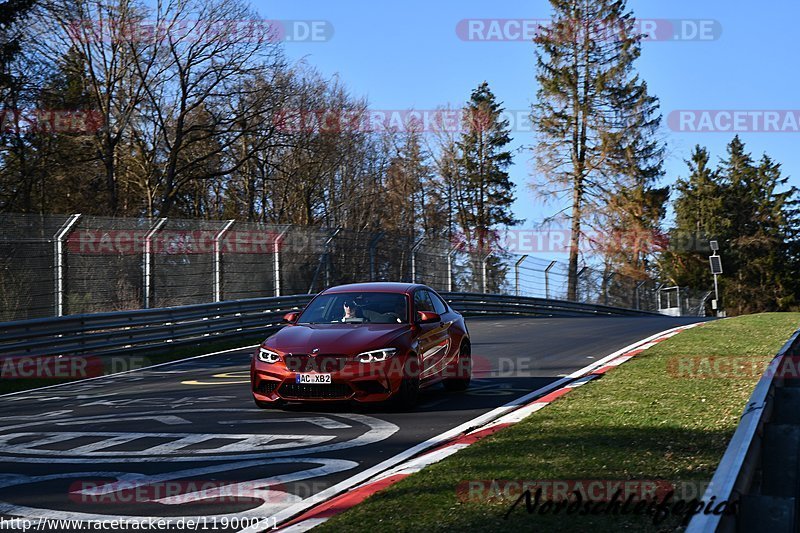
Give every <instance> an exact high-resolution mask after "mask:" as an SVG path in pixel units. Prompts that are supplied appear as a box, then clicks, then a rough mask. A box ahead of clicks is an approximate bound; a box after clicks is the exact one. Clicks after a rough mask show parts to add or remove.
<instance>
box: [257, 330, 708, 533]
mask: <svg viewBox="0 0 800 533" xmlns="http://www.w3.org/2000/svg"><path fill="white" fill-rule="evenodd" d="M699 325H701V323H698V324H689V325H686V326H679V327H677V328H672V329H670V330H667V331H663V332H661V333H657V334H655V335H653V336H651V337H648V338H646V339H644V340H641V341H638V342H636V343H634V344H631V345H629V346H626V347H625V348H622V349H621V350H618V351H616V352H614V353H612V354H610V355H608V356H606V357H604V358H602V359H600V360H599V361H596V362H594V363H592V364H591V365H589V366H587V367H584V368H582V369H580V370H577V371H576V372H573V373H572V374H570V375H568V376H566V377H563V378H561V379H559V380H558V381H556V382H555V383H552V384H551V385H549V386H547V387H543V388H542V389H539V390H537V391H534V392H532V393H530V394H527V395H525V396H523V397H522V398H518V399H517V400H515V401H513V402H510V403H509V404H506V405H505V406H502V407H500V408H498V409H495V410H494V411H491V412H490V413H487V415H491V414H492V413H496V412H497V411H499V410H502V409H504V408H506V412H505V413H499V414H498V415H497V416H495V417H494V418H493V419H490V420H484V422H483V424H473V425H472V428H471V429H468V430H466V431H463V432H461V433H460V434H457V435H455V436H452V433H453V430H451V431H448V432H447V433H444V434H442V435H441V436H440V437H443V436H445V435H447V436H448V438H447V439H446V440H442V439H438V440H440V441H441V442H439V443H436V440H437V437H434V438H433V439H430V440H429V441H426V442H425V443H422V445H418V446H415V447H414V448H412V450H413V449H418V448H419V447H420V446H424V445H425V444H427V443H431V445H430V446H428V448H429V449H427V450H425V451H423V452H421V455H417V456H409V457H408V458H406V459H404V460H403V461H402V462H398V464H396V465H394V466H391V467H389V468H386V469H384V470H383V471H382V472H380V473H377V474H372V475H371V477H370V478H369V479H367V480H365V481H359V482H357V483H354V484H352V485H351V486H350V487H342V485H343V484H347V481H348V480H345V481H344V482H342V483H340V484H338V485H336V486H334V487H331V488H330V489H327V490H325V491H323V492H329V491H330V492H332V489H333V490H338V491H339V493H338V495H334V496H332V497H328V498H326V499H325V500H324V501H320V498H319V496H320V495H317V496H318V497H317V498H309V500H312V499H313V500H316V501H315V502H313V503H311V505H307V506H306V507H307V509H306V510H304V511H303V510H300V513H302V514H298V513H294V514H293V515H290V516H289V517H287V518H290V517H291V516H294V518H290V520H289V521H285V522H284V523H283V524H282V525H281V526H280V527H279V528H278V530H279V531H283V532H285V533H289V532H291V533H300V532H302V531H308V530H309V529H311V528H313V527H316V526H318V525H319V524H322V523H323V522H325V521H327V520H328V519H329V518H331V517H333V516H336V515H338V514H340V513H342V512H344V511H346V510H347V509H350V508H351V507H354V506H355V505H357V504H359V503H361V502H362V501H364V500H365V499H366V498H368V497H369V496H372V495H373V494H375V493H376V492H379V491H381V490H383V489H385V488H387V487H389V486H391V485H394V484H395V483H397V482H398V481H400V480H401V479H405V478H406V477H408V476H410V475H411V474H413V473H415V472H419V471H420V470H422V469H423V468H425V467H426V466H428V465H432V464H434V463H438V462H439V461H441V460H442V459H444V458H445V457H449V456H450V455H453V454H454V453H456V452H457V451H459V450H461V449H464V448H466V447H467V446H469V445H470V444H472V443H474V442H477V441H479V440H482V439H484V438H486V437H488V436H489V435H492V434H493V433H496V432H498V431H500V430H501V429H503V428H506V427H509V426H512V425H514V424H516V423H517V422H519V421H520V420H522V419H524V418H526V417H527V416H529V415H531V414H533V413H535V412H536V411H538V410H540V409H542V408H544V407H546V406H547V405H549V404H550V403H552V402H553V401H554V400H556V399H558V398H560V397H562V396H564V395H565V394H568V393H569V392H570V391H571V390H573V389H576V388H578V387H581V386H583V385H585V384H586V383H589V382H590V381H592V380H595V379H597V378H599V377H601V376H602V375H603V374H605V373H606V372H608V371H609V370H611V369H612V368H615V367H617V366H619V365H621V364H622V363H624V362H625V361H628V360H630V359H631V358H633V357H635V356H637V355H639V354H640V353H642V352H643V351H645V350H647V349H648V348H651V347H653V346H655V345H656V344H658V343H660V342H662V341H665V340H667V339H669V338H670V337H673V336H675V335H677V334H678V333H680V332H682V331H684V330H687V329H690V328H693V327H696V326H699ZM485 417H486V415H483V416H481V417H478V419H475V420H474V421H471V422H478V421H479V420H480V419H482V418H483V419H485ZM467 424H469V422H468V423H467ZM476 425H477V426H479V427H476ZM463 426H464V424H462V425H461V426H459V427H458V428H454V429H456V430H457V429H459V428H462V427H463ZM437 444H438V445H437ZM430 448H432V449H430ZM418 453H420V452H418ZM400 455H406V454H405V453H404V454H400ZM389 461H391V459H390V460H388V461H384V463H381V464H385V463H387V462H389ZM378 466H381V465H378ZM371 470H372V469H371ZM363 474H365V473H362V475H357V476H354V478H361V479H362V480H363V479H364V477H365V476H364V475H363ZM354 478H351V479H354ZM342 491H346V492H343V493H342ZM303 503H304V502H300V504H303ZM286 511H289V512H291V509H287V510H285V511H284V512H282V513H279V514H284V513H286ZM287 514H288V513H287ZM278 523H279V524H281V520H279V521H278ZM243 531H247V530H243Z"/></svg>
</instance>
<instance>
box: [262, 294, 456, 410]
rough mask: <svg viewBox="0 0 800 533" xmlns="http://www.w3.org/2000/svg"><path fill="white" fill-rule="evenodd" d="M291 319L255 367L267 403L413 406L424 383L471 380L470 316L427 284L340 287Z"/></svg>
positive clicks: (452, 385)
mask: <svg viewBox="0 0 800 533" xmlns="http://www.w3.org/2000/svg"><path fill="white" fill-rule="evenodd" d="M284 318H285V320H286V322H288V325H287V326H286V327H284V328H283V329H281V330H280V331H278V332H277V333H275V334H274V335H272V336H271V337H268V338H267V339H266V340H265V341H264V342H263V343H262V344H261V346H260V347H259V348H258V350H257V351H256V352H255V354H253V360H252V363H251V365H250V382H251V386H252V390H253V398H254V399H255V402H256V405H258V406H259V407H261V408H270V407H276V406H279V405H281V404H283V403H284V402H286V401H292V402H295V401H300V402H302V401H315V402H316V401H331V400H334V401H338V400H353V401H356V402H383V401H387V400H390V401H392V402H395V403H396V404H398V405H399V406H401V407H405V408H409V407H412V406H413V405H414V404H415V403H416V401H417V396H418V394H419V390H420V389H421V388H424V387H428V386H431V385H434V384H436V383H439V382H442V383H443V384H444V386H445V387H446V388H447V389H449V390H464V389H466V388H467V387H468V386H469V382H470V378H471V375H472V359H471V357H470V341H469V333H468V331H467V326H466V324H465V323H464V318H463V317H462V316H461V314H459V313H457V312H456V311H454V310H453V309H452V308H451V307H450V306H449V305H448V304H447V302H445V301H444V299H442V297H441V296H439V295H438V294H437V293H436V291H434V290H433V289H431V288H430V287H426V286H425V285H417V284H408V283H358V284H353V285H343V286H339V287H334V288H331V289H328V290H326V291H324V292H322V293H320V294H318V295H317V296H316V297H315V298H314V299H313V300H312V301H311V303H309V304H308V306H306V308H305V309H304V310H303V311H302V312H294V313H289V314H287V315H286V316H285V317H284Z"/></svg>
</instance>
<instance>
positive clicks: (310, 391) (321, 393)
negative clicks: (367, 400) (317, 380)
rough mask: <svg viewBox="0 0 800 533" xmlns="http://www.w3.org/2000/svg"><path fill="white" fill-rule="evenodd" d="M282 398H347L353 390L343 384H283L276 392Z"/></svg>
mask: <svg viewBox="0 0 800 533" xmlns="http://www.w3.org/2000/svg"><path fill="white" fill-rule="evenodd" d="M278 392H279V393H280V395H281V396H283V397H284V398H302V399H326V400H331V399H336V398H347V397H349V396H350V395H351V394H352V393H353V390H352V389H351V388H350V387H349V386H348V385H345V384H343V383H331V384H330V385H309V384H307V383H284V384H283V385H282V386H281V388H280V390H279V391H278Z"/></svg>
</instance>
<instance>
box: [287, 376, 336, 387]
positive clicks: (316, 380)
mask: <svg viewBox="0 0 800 533" xmlns="http://www.w3.org/2000/svg"><path fill="white" fill-rule="evenodd" d="M295 382H296V383H304V384H307V385H322V384H325V383H331V375H330V374H297V376H296V377H295Z"/></svg>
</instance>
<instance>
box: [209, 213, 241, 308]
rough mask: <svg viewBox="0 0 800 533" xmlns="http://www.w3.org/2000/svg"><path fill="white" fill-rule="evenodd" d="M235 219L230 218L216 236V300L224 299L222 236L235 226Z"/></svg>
mask: <svg viewBox="0 0 800 533" xmlns="http://www.w3.org/2000/svg"><path fill="white" fill-rule="evenodd" d="M234 222H236V221H235V220H228V221H227V222H225V225H224V226H223V227H222V229H221V230H219V232H218V233H217V234H216V235H215V236H214V301H215V302H221V301H222V247H221V246H220V240H221V239H222V236H223V235H225V233H226V232H227V231H228V230H229V229H230V227H231V226H233V223H234Z"/></svg>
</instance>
